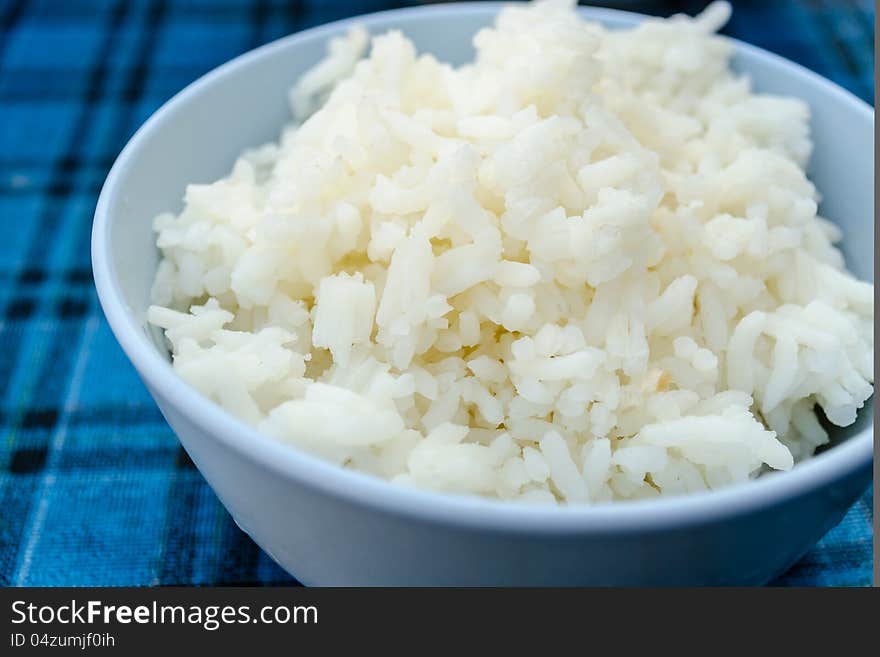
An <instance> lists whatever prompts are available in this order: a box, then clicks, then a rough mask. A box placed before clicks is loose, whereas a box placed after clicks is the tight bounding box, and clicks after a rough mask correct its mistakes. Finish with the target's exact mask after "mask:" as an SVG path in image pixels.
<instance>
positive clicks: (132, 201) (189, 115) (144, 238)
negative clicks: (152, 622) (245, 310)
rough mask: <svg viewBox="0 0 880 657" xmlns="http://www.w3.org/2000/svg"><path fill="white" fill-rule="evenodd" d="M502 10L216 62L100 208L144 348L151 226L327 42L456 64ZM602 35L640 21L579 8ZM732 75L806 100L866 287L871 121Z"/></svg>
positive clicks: (745, 61)
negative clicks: (362, 39) (402, 50)
mask: <svg viewBox="0 0 880 657" xmlns="http://www.w3.org/2000/svg"><path fill="white" fill-rule="evenodd" d="M499 6H500V5H499V4H497V3H480V4H464V5H456V6H454V7H452V6H437V7H431V8H421V9H416V10H411V11H404V12H391V13H388V12H386V13H381V14H375V15H372V16H368V17H364V18H362V19H357V20H355V21H352V20H349V21H341V22H339V23H334V24H331V25H327V26H323V27H320V28H316V29H313V30H309V31H308V32H305V33H301V34H298V35H296V36H294V37H288V38H286V39H282V40H281V41H278V42H275V43H272V44H269V45H267V46H264V47H263V48H260V49H258V50H257V51H254V52H252V53H249V54H247V55H245V56H243V57H241V58H238V59H236V60H234V61H233V62H230V63H229V64H226V65H224V66H223V67H221V68H219V69H217V70H216V71H214V72H212V73H211V74H209V75H208V76H206V77H204V78H202V79H201V80H199V81H197V82H196V83H194V84H193V85H191V86H190V87H188V88H187V89H186V90H184V91H183V92H181V93H180V94H178V95H177V96H176V97H175V98H174V99H172V100H171V101H170V102H169V103H168V104H167V105H166V106H165V107H164V108H163V109H162V110H161V111H160V112H158V113H157V114H156V115H154V117H153V118H152V119H151V120H150V121H149V122H148V123H147V124H146V125H145V126H144V128H142V129H141V130H140V131H139V132H138V134H137V135H136V136H135V138H134V139H133V140H132V143H131V144H130V146H129V148H128V149H127V157H125V158H124V160H123V164H122V166H121V168H119V169H118V171H116V172H115V173H116V185H115V187H114V193H112V194H111V195H110V196H109V198H108V199H107V201H108V206H107V212H108V216H110V217H112V221H110V222H109V235H108V238H109V244H110V251H111V254H110V259H111V262H110V265H111V267H112V269H114V270H115V272H114V273H115V275H116V278H117V283H118V285H119V288H120V291H121V293H122V296H123V299H124V303H125V304H126V306H127V308H128V310H129V312H130V314H131V316H132V317H133V318H134V319H135V321H136V322H137V323H138V325H139V326H140V328H141V330H142V332H143V333H142V334H143V335H144V337H146V339H147V340H148V341H149V342H150V343H151V344H152V346H153V347H154V348H155V349H156V350H158V351H159V352H160V353H162V354H163V355H164V356H165V357H166V358H167V357H168V352H167V348H166V345H165V342H164V339H163V337H162V336H161V334H160V332H159V331H158V330H156V329H153V328H151V327H149V325H147V323H146V319H145V314H146V308H147V306H148V305H149V296H150V286H151V283H152V279H153V276H154V273H155V271H156V266H157V263H158V255H159V254H158V251H157V249H156V248H155V247H154V246H153V245H154V235H153V233H152V228H151V224H152V219H153V217H154V216H155V215H157V214H158V213H160V212H164V211H179V210H180V209H181V205H182V197H183V193H184V189H185V186H186V184H188V183H207V182H211V181H213V180H216V179H217V178H219V177H221V176H223V175H226V174H227V173H228V172H229V170H230V169H231V166H232V163H233V162H234V161H235V159H236V157H237V156H238V154H239V153H241V152H242V151H243V150H244V149H246V148H249V147H253V146H257V145H260V144H262V143H265V142H268V141H272V140H275V139H277V138H278V135H279V133H280V130H281V127H282V126H283V125H284V124H285V123H286V122H288V121H289V120H290V112H289V106H288V102H287V91H288V89H289V88H290V87H291V86H292V85H293V83H294V82H295V80H296V79H297V78H298V77H299V76H300V75H301V74H302V73H303V72H304V71H305V70H307V69H308V68H309V67H310V66H312V65H313V64H314V63H316V62H317V61H318V60H319V59H320V58H321V57H322V56H323V54H324V48H325V45H326V41H327V39H328V38H329V37H332V36H335V35H337V34H340V33H342V32H344V31H345V30H346V29H347V28H348V26H350V25H351V24H352V23H354V22H360V23H362V24H364V25H365V26H367V27H368V28H369V29H370V31H371V32H372V33H373V34H376V33H381V32H383V31H385V30H388V29H400V30H402V31H404V32H405V33H406V35H407V36H409V37H410V38H411V39H412V40H413V41H414V42H415V44H416V46H417V48H418V49H419V51H420V52H430V53H432V54H434V55H435V56H436V57H438V59H440V60H442V61H447V62H450V63H454V64H461V63H464V62H466V61H468V60H470V59H471V58H472V57H473V47H472V45H471V38H472V36H473V34H474V33H475V32H476V31H477V30H478V29H479V28H481V27H484V26H486V25H489V24H490V23H491V22H492V19H493V17H494V15H495V12H497V10H498V7H499ZM581 11H582V12H583V13H584V14H585V15H586V16H587V17H588V18H591V19H593V20H598V21H601V22H603V23H605V24H606V25H608V26H610V27H623V26H628V25H632V24H633V23H634V22H636V21H637V20H639V18H640V17H639V16H637V15H635V14H629V13H625V12H618V11H613V10H601V9H582V10H581ZM734 67H735V68H736V69H737V70H739V71H741V72H744V73H747V74H748V75H750V76H751V78H752V79H753V81H754V85H755V88H756V89H757V90H759V91H763V92H769V93H776V94H784V95H792V96H797V97H800V98H802V99H804V100H805V101H807V103H809V105H810V108H811V112H812V116H811V128H812V136H813V141H814V151H813V156H812V158H811V164H810V169H809V175H810V177H811V179H812V180H813V182H814V183H815V184H816V186H817V188H818V189H819V191H820V192H821V194H822V204H821V212H822V214H823V215H824V216H826V217H827V218H829V219H830V220H832V221H834V222H835V223H837V224H838V225H839V226H840V227H841V228H842V230H843V233H844V240H843V244H842V248H843V251H844V254H845V256H846V261H847V265H848V267H849V268H850V270H851V271H852V272H854V273H855V274H856V275H857V276H858V277H859V278H861V279H863V280H868V281H873V279H874V269H873V260H874V258H873V253H874V244H873V238H872V237H870V238H869V236H872V235H873V232H872V226H873V216H874V211H873V203H874V195H873V185H874V149H873V120H874V119H873V112H872V111H871V110H870V108H868V106H867V105H865V104H864V103H862V102H861V101H858V100H857V99H855V98H854V97H853V96H852V95H850V94H849V93H847V92H845V91H843V90H842V89H840V88H839V87H836V86H835V85H833V84H831V83H830V82H828V81H826V80H823V79H822V78H820V77H818V76H816V75H815V74H813V73H810V72H809V71H806V70H805V69H803V68H801V67H799V66H797V65H794V64H792V63H790V62H787V61H785V60H783V59H781V58H779V57H776V56H774V55H770V54H768V53H766V52H764V51H761V50H759V49H757V48H753V47H751V46H748V45H745V44H737V52H736V55H735V58H734ZM872 408H873V398H872V399H871V401H870V402H869V405H868V407H867V408H865V409H863V411H862V412H861V413H860V414H859V419H858V421H857V422H856V423H855V424H854V425H852V426H850V427H846V428H844V429H838V428H835V429H834V431H833V433H832V442H838V441H840V440H845V439H847V438H849V437H850V436H853V435H855V434H858V433H860V432H861V431H863V430H865V429H866V428H868V427H869V426H870V423H871V418H872V416H873V410H872Z"/></svg>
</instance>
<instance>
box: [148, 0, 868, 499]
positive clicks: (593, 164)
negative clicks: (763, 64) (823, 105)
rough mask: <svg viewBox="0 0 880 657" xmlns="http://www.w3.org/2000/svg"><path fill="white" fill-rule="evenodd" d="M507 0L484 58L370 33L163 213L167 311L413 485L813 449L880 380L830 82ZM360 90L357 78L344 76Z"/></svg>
mask: <svg viewBox="0 0 880 657" xmlns="http://www.w3.org/2000/svg"><path fill="white" fill-rule="evenodd" d="M571 5H572V3H570V2H568V1H561V2H541V3H535V4H532V5H529V6H518V7H511V8H508V9H505V10H504V11H503V12H501V14H500V15H499V16H498V19H497V22H496V24H495V26H494V28H492V29H485V30H482V31H480V32H479V33H478V34H477V35H476V37H475V39H474V43H475V45H476V48H477V57H476V60H475V61H474V62H473V63H472V64H469V65H467V66H464V67H461V68H457V69H456V68H452V67H450V66H448V65H446V64H442V63H440V62H438V61H437V60H436V59H434V58H433V57H432V56H430V55H421V56H418V55H417V54H416V52H415V49H414V47H413V44H412V43H411V42H410V41H408V40H407V38H406V37H405V36H404V35H403V34H400V33H399V32H390V33H388V34H384V35H382V36H377V37H375V38H374V39H373V41H372V47H371V49H370V53H369V56H368V57H366V58H364V59H361V57H362V55H363V54H364V51H365V50H366V48H367V46H368V42H369V39H368V36H367V34H366V33H365V32H364V31H363V30H360V29H354V30H352V31H351V32H350V33H349V34H348V36H347V37H345V38H340V39H335V40H333V41H331V43H330V46H329V50H328V56H327V59H326V60H324V61H323V62H322V63H321V64H319V65H318V66H317V67H316V68H315V69H313V70H312V71H311V72H309V73H308V74H306V75H305V76H304V77H303V78H302V80H301V82H300V83H299V85H298V86H297V87H296V88H295V89H294V90H293V92H292V94H291V100H292V105H293V108H294V110H295V113H297V114H298V115H299V118H303V117H304V116H305V115H306V114H308V113H309V112H311V111H313V110H314V109H315V108H316V107H317V105H318V104H319V103H320V101H321V100H322V99H323V98H325V97H326V102H324V103H323V105H322V106H321V107H320V109H317V111H316V112H315V113H314V114H312V115H311V116H309V117H308V118H307V119H306V120H305V121H304V122H302V123H301V125H291V126H290V127H288V128H286V129H285V130H284V132H283V134H282V136H281V140H280V142H279V143H278V144H271V145H268V146H265V147H262V148H260V149H257V150H255V151H251V152H248V153H245V154H244V155H243V156H242V157H241V158H240V159H239V160H238V162H236V164H235V166H234V168H233V170H232V173H231V174H230V175H229V176H228V177H227V178H224V179H222V180H219V181H217V182H215V183H213V184H210V185H190V186H189V187H188V188H187V191H186V197H185V207H184V210H183V212H182V213H181V214H180V215H177V216H175V215H172V214H163V215H161V216H159V217H157V218H156V221H155V229H156V232H157V233H158V239H157V243H158V246H159V248H160V249H161V250H162V253H163V255H164V259H163V260H162V262H161V264H160V266H159V270H158V273H157V275H156V280H155V285H154V288H153V297H154V303H155V304H156V305H155V306H153V307H151V308H150V310H149V321H150V322H152V323H153V324H155V325H157V326H159V327H161V328H163V329H165V335H166V336H167V338H168V340H169V342H170V344H171V346H172V348H173V354H174V366H175V368H176V369H177V371H178V372H179V373H180V375H181V376H182V377H184V378H185V379H186V380H187V381H188V382H190V383H191V384H192V385H193V386H195V387H196V388H198V389H199V390H200V391H202V392H203V393H204V394H205V395H207V396H208V397H210V398H211V399H213V400H214V401H216V402H217V403H219V404H221V405H222V406H223V407H224V408H226V409H228V410H229V411H231V412H232V413H234V414H235V415H237V416H239V417H240V418H242V419H243V420H244V421H246V422H248V423H249V424H251V425H253V426H255V427H256V428H257V429H259V430H260V431H262V432H264V433H266V434H268V435H270V436H273V437H274V438H277V439H278V440H280V441H283V442H285V443H290V444H291V445H296V446H297V447H301V448H303V449H306V450H308V451H310V452H313V453H315V454H318V455H320V456H322V457H324V458H326V459H329V460H331V461H333V462H335V463H338V464H340V465H344V466H346V467H351V468H355V469H357V470H362V471H365V472H369V473H374V474H376V475H378V476H380V477H384V478H387V479H390V480H392V481H394V482H397V483H401V484H408V485H413V486H419V487H425V488H433V489H439V490H444V491H452V492H459V493H470V494H480V495H487V496H493V497H499V498H503V499H507V500H521V501H528V502H551V503H552V502H558V501H564V502H570V503H601V502H607V501H610V500H618V499H634V498H646V497H655V496H658V495H661V494H664V495H668V494H680V493H690V492H695V491H701V490H705V489H711V488H718V487H721V486H726V485H729V484H732V483H735V482H741V481H744V480H747V479H749V478H750V477H753V476H755V475H756V474H758V473H759V472H761V471H762V470H763V469H765V468H766V467H769V468H773V469H779V470H786V469H789V468H791V467H792V465H793V463H795V462H797V461H798V460H801V459H804V458H807V457H809V456H810V455H812V454H813V452H814V450H815V449H816V447H817V446H819V445H822V444H823V443H826V442H827V441H828V436H827V434H826V431H825V429H824V428H823V426H822V424H821V423H820V421H819V419H818V418H817V414H816V412H815V408H816V407H817V406H818V407H821V409H822V411H823V413H824V415H825V416H826V417H827V419H828V420H829V421H830V422H831V423H833V424H837V425H841V426H843V425H847V424H850V423H852V422H853V421H854V420H855V417H856V411H857V409H858V408H860V407H861V406H862V405H863V403H864V402H865V400H866V399H867V398H868V397H869V396H870V395H871V394H872V381H873V374H872V363H873V338H872V327H873V287H872V285H870V284H868V283H864V282H860V281H857V280H856V279H855V278H853V277H852V276H851V275H850V274H848V273H847V272H846V271H845V270H844V265H843V259H842V257H841V254H840V252H839V251H838V250H837V249H836V248H835V247H834V246H833V243H834V242H835V241H836V240H838V239H839V237H840V234H839V231H838V229H837V228H836V227H835V226H834V225H832V224H831V223H829V222H828V221H826V220H824V219H822V218H820V217H817V216H816V208H817V205H816V203H817V198H818V194H817V192H816V189H815V188H814V187H813V185H812V184H811V183H810V181H809V180H807V178H806V176H805V174H804V166H805V163H806V161H807V159H808V157H809V154H810V149H811V142H810V136H809V128H808V119H809V111H808V108H807V106H806V105H805V104H804V103H803V102H801V101H799V100H796V99H792V98H781V97H776V96H770V95H766V94H756V93H753V92H752V90H751V88H750V84H749V80H748V79H747V78H745V77H740V76H737V75H735V74H733V73H732V72H731V70H730V68H729V66H728V60H729V57H730V55H731V45H730V44H729V43H728V42H726V41H725V40H724V39H722V38H719V37H717V36H715V35H714V32H715V31H716V30H717V29H718V28H719V27H720V26H721V25H723V23H724V22H725V21H726V20H727V17H728V14H729V8H728V6H727V5H726V4H725V3H716V4H713V5H712V6H711V7H710V8H709V9H708V10H707V11H706V12H704V13H703V14H702V15H701V16H699V17H697V18H696V19H689V18H686V17H682V16H676V17H673V18H671V19H669V20H666V21H661V20H650V21H647V22H645V23H644V24H642V25H641V26H639V27H638V28H636V29H633V30H627V31H609V30H606V29H603V28H602V27H600V26H599V25H596V24H593V23H587V22H584V21H582V20H581V19H580V18H579V17H578V16H577V14H576V13H575V11H574V10H573V7H572V6H571ZM328 92H329V97H327V94H328Z"/></svg>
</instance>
